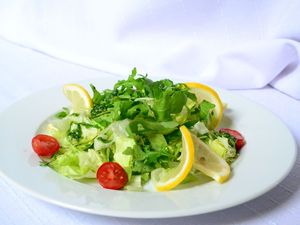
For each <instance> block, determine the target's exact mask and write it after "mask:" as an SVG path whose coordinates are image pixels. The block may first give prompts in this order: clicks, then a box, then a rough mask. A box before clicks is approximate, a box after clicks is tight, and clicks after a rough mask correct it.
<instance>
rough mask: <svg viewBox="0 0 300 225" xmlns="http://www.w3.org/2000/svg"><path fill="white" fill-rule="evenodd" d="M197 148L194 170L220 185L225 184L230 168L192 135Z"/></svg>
mask: <svg viewBox="0 0 300 225" xmlns="http://www.w3.org/2000/svg"><path fill="white" fill-rule="evenodd" d="M191 136H192V140H193V143H194V148H195V158H194V165H193V166H194V168H195V169H198V170H200V171H201V172H202V173H204V174H205V175H207V176H209V177H211V178H213V179H214V180H215V181H217V182H218V183H223V182H225V181H226V180H227V179H228V178H229V176H230V166H229V165H228V163H227V162H226V161H225V160H224V159H223V158H222V157H221V156H219V155H218V154H217V153H215V152H214V151H212V150H211V149H210V148H209V147H208V145H207V144H205V143H204V142H203V141H201V140H200V139H199V138H198V137H197V136H195V135H193V134H191Z"/></svg>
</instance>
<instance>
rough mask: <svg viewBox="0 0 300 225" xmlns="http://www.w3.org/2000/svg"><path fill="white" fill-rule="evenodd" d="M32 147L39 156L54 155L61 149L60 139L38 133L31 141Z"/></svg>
mask: <svg viewBox="0 0 300 225" xmlns="http://www.w3.org/2000/svg"><path fill="white" fill-rule="evenodd" d="M31 144H32V148H33V150H34V151H35V152H36V154H38V155H39V156H45V157H52V156H53V155H54V154H55V153H56V152H57V151H58V150H59V143H58V141H57V140H56V139H55V138H54V137H51V136H49V135H45V134H38V135H36V136H35V137H34V138H32V141H31Z"/></svg>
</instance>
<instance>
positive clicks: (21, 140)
mask: <svg viewBox="0 0 300 225" xmlns="http://www.w3.org/2000/svg"><path fill="white" fill-rule="evenodd" d="M115 81H116V80H111V79H102V80H97V81H93V83H94V84H95V85H96V86H97V87H98V88H99V89H105V88H111V87H112V86H113V84H114V83H115ZM88 83H89V82H84V83H83V84H84V85H86V86H88V85H87V84H88ZM219 94H220V96H221V98H222V100H223V101H224V102H226V103H228V107H229V109H228V110H226V112H225V118H224V119H223V126H225V127H230V128H233V129H237V130H239V131H240V132H241V133H242V134H243V135H244V136H245V138H246V141H247V144H246V146H245V147H244V148H243V149H242V153H241V155H240V157H239V158H238V160H237V161H236V162H235V163H234V165H233V174H232V177H231V178H230V180H229V181H228V182H226V183H225V184H222V185H221V184H218V183H216V182H208V183H205V184H202V185H196V186H192V187H188V188H184V189H179V190H173V191H168V192H162V193H157V192H128V191H112V190H105V189H102V188H101V187H100V186H99V185H97V184H96V185H95V183H80V182H77V181H73V180H70V179H68V178H65V177H63V176H61V175H59V174H57V173H56V172H54V171H53V170H51V169H50V168H48V167H40V166H39V161H40V160H39V158H38V157H37V156H36V155H35V154H34V153H33V151H32V149H31V139H32V137H33V136H34V135H35V132H36V130H37V129H38V127H39V126H40V124H41V123H42V122H43V121H44V120H45V119H46V118H47V117H49V116H50V115H51V114H53V113H54V112H56V111H58V110H60V109H61V108H62V107H63V106H66V105H68V102H67V100H66V99H65V97H64V96H63V94H62V90H61V87H57V88H53V89H49V90H45V91H42V92H39V93H36V94H34V95H32V96H30V97H27V98H25V99H23V100H21V101H19V102H17V103H15V104H14V105H12V106H11V107H10V108H8V109H7V110H6V111H4V112H3V113H2V114H0V124H1V135H0V172H1V174H2V175H3V176H4V177H6V178H7V179H8V180H10V181H11V182H13V183H14V184H15V185H17V186H19V187H20V188H22V189H23V190H24V191H26V192H27V193H28V194H30V195H32V196H34V197H37V198H39V199H42V200H45V201H47V202H50V203H53V204H56V205H59V206H62V207H66V208H70V209H74V210H79V211H82V212H87V213H93V214H99V215H108V216H117V217H130V218H165V217H178V216H187V215H194V214H201V213H207V212H212V211H216V210H220V209H225V208H228V207H232V206H235V205H238V204H241V203H243V202H246V201H248V200H251V199H253V198H256V197H258V196H260V195H262V194H263V193H265V192H267V191H269V190H270V189H271V188H273V187H275V186H276V185H277V184H278V183H279V182H280V181H281V180H282V179H283V178H284V177H285V176H286V175H287V174H288V173H289V171H290V170H291V168H292V165H293V163H294V161H295V158H296V145H295V142H294V139H293V137H292V136H291V134H290V132H289V130H288V129H287V128H286V126H285V125H284V124H283V123H282V122H281V121H279V119H278V118H276V117H275V116H274V115H272V114H271V113H270V112H268V111H267V110H265V109H264V108H262V107H261V106H259V105H257V104H255V103H253V102H251V101H249V100H247V99H245V98H242V97H239V96H236V95H232V94H230V93H229V92H227V91H224V90H219Z"/></svg>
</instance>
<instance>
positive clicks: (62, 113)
mask: <svg viewBox="0 0 300 225" xmlns="http://www.w3.org/2000/svg"><path fill="white" fill-rule="evenodd" d="M69 113H70V110H69V109H68V108H66V107H63V110H62V111H60V112H58V113H56V114H55V115H54V117H55V118H57V119H63V118H65V117H66V116H67V115H69Z"/></svg>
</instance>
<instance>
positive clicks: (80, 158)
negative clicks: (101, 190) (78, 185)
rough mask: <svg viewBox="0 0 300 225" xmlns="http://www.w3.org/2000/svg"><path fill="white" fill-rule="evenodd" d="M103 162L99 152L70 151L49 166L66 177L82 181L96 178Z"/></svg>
mask: <svg viewBox="0 0 300 225" xmlns="http://www.w3.org/2000/svg"><path fill="white" fill-rule="evenodd" d="M103 162H104V161H103V159H102V157H101V155H100V154H99V153H98V152H96V151H95V150H92V149H89V150H88V151H68V152H66V153H64V154H61V155H57V157H55V158H54V159H53V160H52V161H51V162H49V163H48V165H49V166H50V167H51V168H53V169H54V170H56V171H57V172H58V173H60V174H62V175H64V176H66V177H69V178H72V179H82V178H95V177H96V172H97V170H98V168H99V166H100V165H101V164H102V163H103Z"/></svg>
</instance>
